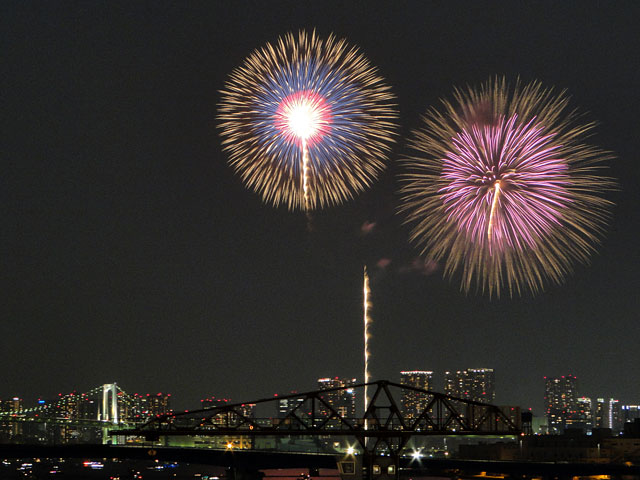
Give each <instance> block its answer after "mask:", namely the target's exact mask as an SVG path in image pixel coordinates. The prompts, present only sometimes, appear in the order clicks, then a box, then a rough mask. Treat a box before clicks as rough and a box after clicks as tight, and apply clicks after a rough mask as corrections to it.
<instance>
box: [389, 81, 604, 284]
mask: <svg viewBox="0 0 640 480" xmlns="http://www.w3.org/2000/svg"><path fill="white" fill-rule="evenodd" d="M455 99H456V104H451V103H449V102H446V101H444V102H443V103H444V105H445V111H446V113H440V112H438V111H436V110H431V111H430V112H428V114H427V116H426V117H425V118H424V125H423V127H422V128H421V129H420V130H418V131H416V132H414V139H413V141H412V146H413V148H414V149H415V150H417V151H418V153H419V155H417V156H415V157H413V158H410V159H408V160H406V161H405V162H404V163H405V166H406V167H407V168H408V170H409V171H410V173H409V174H407V175H405V177H404V186H403V190H402V195H403V205H402V208H401V211H402V212H404V213H405V214H406V215H407V219H408V220H407V221H408V222H409V223H412V224H413V231H412V240H414V241H416V242H417V243H418V244H420V245H421V246H422V248H423V253H424V254H425V255H426V256H427V257H428V258H432V259H434V260H438V261H439V260H445V274H448V275H449V276H452V275H454V274H455V273H456V272H461V274H462V288H463V289H464V290H465V291H468V290H469V289H470V287H471V285H472V283H473V279H475V283H476V286H477V287H478V288H480V289H481V290H483V291H488V292H489V294H490V295H491V294H492V293H493V292H495V293H496V294H497V295H499V294H500V290H501V286H502V285H503V284H506V285H507V287H508V290H509V291H510V293H513V291H514V290H515V291H517V292H518V293H520V292H521V290H522V288H523V287H527V288H529V289H530V290H531V291H533V292H537V291H538V290H540V289H541V288H542V287H543V286H544V284H545V280H546V279H551V280H552V281H554V282H556V283H559V282H560V281H561V280H562V279H563V278H564V276H565V275H566V274H567V273H569V272H570V271H571V269H572V265H573V264H574V263H575V262H576V261H579V262H586V261H587V260H588V258H589V256H590V254H591V253H592V251H593V250H594V248H595V244H596V243H597V242H598V241H599V238H600V237H601V235H602V233H603V229H604V225H605V223H606V220H607V217H608V211H609V206H610V202H609V201H607V200H606V199H604V198H603V197H602V193H603V192H604V191H606V190H608V189H610V188H612V186H613V185H614V183H613V181H612V180H611V179H609V178H607V177H602V176H600V175H599V170H600V169H601V168H602V164H603V163H604V162H605V161H606V160H608V159H609V158H611V154H610V153H608V152H604V151H602V150H599V149H597V148H595V147H591V146H588V145H585V144H583V143H582V138H583V137H584V135H585V134H586V133H588V132H589V131H590V130H591V129H592V128H593V124H592V123H588V124H586V125H577V122H576V118H577V117H576V115H575V113H573V112H570V113H566V107H567V103H568V100H567V97H566V96H565V95H564V94H563V93H561V94H559V95H554V94H553V92H552V91H551V90H547V89H543V88H542V87H541V86H540V84H539V83H533V84H530V85H528V86H526V87H524V88H520V87H519V85H516V87H515V89H513V90H511V89H510V88H509V86H508V85H507V84H506V82H505V81H504V80H498V79H496V80H494V81H490V82H488V83H486V84H484V85H483V86H482V87H481V88H480V89H478V90H474V89H469V90H468V91H465V92H462V91H459V90H456V93H455Z"/></svg>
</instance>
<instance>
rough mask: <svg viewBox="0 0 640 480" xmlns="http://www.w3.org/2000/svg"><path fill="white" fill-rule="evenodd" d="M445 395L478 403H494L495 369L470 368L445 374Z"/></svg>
mask: <svg viewBox="0 0 640 480" xmlns="http://www.w3.org/2000/svg"><path fill="white" fill-rule="evenodd" d="M444 393H446V394H447V395H451V396H452V397H458V398H464V399H467V400H473V401H476V402H483V403H492V402H493V401H494V400H495V398H496V391H495V373H494V371H493V368H468V369H466V370H458V371H457V372H445V373H444Z"/></svg>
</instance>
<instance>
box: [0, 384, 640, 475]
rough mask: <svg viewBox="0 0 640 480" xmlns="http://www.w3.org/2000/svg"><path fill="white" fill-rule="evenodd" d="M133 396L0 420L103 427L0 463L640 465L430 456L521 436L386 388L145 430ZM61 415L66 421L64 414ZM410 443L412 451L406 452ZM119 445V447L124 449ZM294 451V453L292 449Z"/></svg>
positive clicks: (492, 468) (512, 422)
mask: <svg viewBox="0 0 640 480" xmlns="http://www.w3.org/2000/svg"><path fill="white" fill-rule="evenodd" d="M367 390H368V391H369V392H372V394H371V395H370V398H369V399H368V402H367V408H366V410H365V411H364V413H363V414H362V415H361V416H356V415H355V410H354V409H350V408H345V405H344V404H341V402H340V401H339V400H340V399H343V398H352V399H353V396H354V395H355V394H356V391H367ZM407 392H409V393H414V394H417V396H418V397H419V398H420V402H419V408H418V409H412V411H411V412H407V411H405V410H404V409H403V408H401V404H400V402H399V401H398V400H399V398H402V397H401V395H402V394H405V393H407ZM90 397H93V398H94V403H97V405H98V409H97V411H96V412H94V413H95V415H94V416H93V418H85V419H81V418H76V419H73V418H71V417H72V415H70V414H69V412H70V411H71V410H72V409H71V408H70V405H76V404H77V401H78V398H80V399H87V398H90ZM134 402H135V398H133V397H132V396H130V395H129V394H127V393H126V392H124V391H123V390H122V389H120V388H119V387H118V386H117V385H116V384H105V385H102V386H99V387H96V388H95V389H92V390H90V391H89V392H86V393H84V394H69V395H67V396H61V397H60V399H58V401H57V402H50V403H49V404H47V405H39V406H38V407H34V408H33V409H23V410H21V411H20V412H0V425H3V424H5V425H6V424H16V423H19V422H23V423H29V422H36V423H37V422H45V421H46V422H48V423H51V422H53V423H54V424H55V423H56V422H60V424H71V425H90V426H94V427H99V428H100V429H101V431H102V432H103V439H104V442H105V443H107V442H108V443H110V444H103V445H99V444H94V445H82V444H80V445H55V446H51V445H0V457H2V458H24V457H41V458H50V457H54V458H59V457H64V458H122V459H146V460H149V459H156V460H160V461H178V462H190V463H200V464H209V465H216V466H223V467H226V468H228V469H229V470H228V471H229V475H228V478H229V479H230V480H257V479H259V478H261V476H262V474H261V473H260V470H264V469H275V468H298V467H300V468H306V469H308V472H309V475H310V476H314V473H317V472H318V469H320V468H332V469H334V471H336V474H337V473H338V472H339V474H340V475H341V476H342V478H343V480H360V479H365V480H369V479H371V480H391V479H393V480H397V479H398V478H400V477H401V476H402V477H408V476H411V477H414V476H421V475H424V476H434V475H435V476H447V477H458V478H460V477H464V476H465V475H466V476H468V478H470V477H473V476H476V475H479V474H480V473H481V472H493V473H495V474H497V475H503V476H504V475H507V476H520V477H523V478H526V477H532V476H540V477H543V478H564V477H566V478H568V477H571V476H574V475H623V474H624V475H635V476H636V478H640V467H638V466H631V465H609V464H604V465H602V464H600V465H596V464H575V463H572V464H569V463H561V464H557V463H544V462H523V461H512V462H498V461H489V462H487V461H469V460H457V459H451V458H428V456H427V455H422V454H421V452H420V450H419V449H416V446H415V440H416V439H421V438H427V437H433V436H439V437H445V438H448V437H452V436H456V437H460V436H475V437H493V436H496V435H498V436H501V437H505V436H506V437H511V438H516V437H518V436H520V435H521V434H522V432H521V424H520V421H519V420H520V419H518V418H512V416H510V415H509V412H505V411H503V410H501V409H500V408H498V407H496V406H493V405H488V404H484V403H480V402H474V401H471V400H467V399H461V398H456V397H452V396H449V395H445V394H441V393H438V392H433V391H427V390H422V389H419V388H415V387H411V386H408V385H401V384H397V383H393V382H389V381H377V382H370V383H366V384H360V385H355V386H351V387H338V388H331V389H325V390H317V391H309V392H304V393H294V394H290V395H281V396H277V397H271V398H263V399H258V400H254V401H250V402H243V403H234V404H224V405H220V406H214V407H211V408H204V409H198V410H192V411H187V412H180V413H173V412H171V413H166V414H163V415H159V416H156V417H153V418H149V419H147V420H146V421H145V422H140V421H135V419H134V420H132V419H131V416H130V415H129V414H127V411H128V409H129V410H130V409H131V408H134V407H135V405H133V403H134ZM277 403H278V404H286V405H288V409H286V411H281V414H280V415H279V417H278V418H273V417H268V418H267V417H264V418H259V417H257V416H256V415H254V414H253V410H252V408H247V407H248V406H249V405H251V406H252V407H253V406H256V407H263V409H265V407H266V408H271V409H272V410H271V411H275V410H276V404H277ZM61 413H62V415H61ZM412 442H414V444H413V445H412ZM118 444H121V445H123V446H120V445H118ZM294 450H295V451H294Z"/></svg>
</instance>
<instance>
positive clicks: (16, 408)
mask: <svg viewBox="0 0 640 480" xmlns="http://www.w3.org/2000/svg"><path fill="white" fill-rule="evenodd" d="M22 408H23V407H22V399H21V398H19V397H13V398H10V399H9V400H0V412H5V413H8V412H12V413H20V412H21V411H22ZM20 434H22V424H21V423H19V422H9V421H0V442H1V441H3V440H7V441H8V440H10V439H12V438H13V437H15V436H17V435H20Z"/></svg>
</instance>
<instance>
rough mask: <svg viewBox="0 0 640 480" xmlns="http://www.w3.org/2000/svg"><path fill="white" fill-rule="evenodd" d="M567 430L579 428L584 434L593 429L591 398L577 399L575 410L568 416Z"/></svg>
mask: <svg viewBox="0 0 640 480" xmlns="http://www.w3.org/2000/svg"><path fill="white" fill-rule="evenodd" d="M566 427H567V428H578V429H580V430H582V431H583V432H586V431H589V430H591V427H593V408H592V405H591V399H590V398H589V397H580V398H578V399H576V405H575V409H574V410H573V411H572V412H569V413H568V414H567V420H566Z"/></svg>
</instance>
